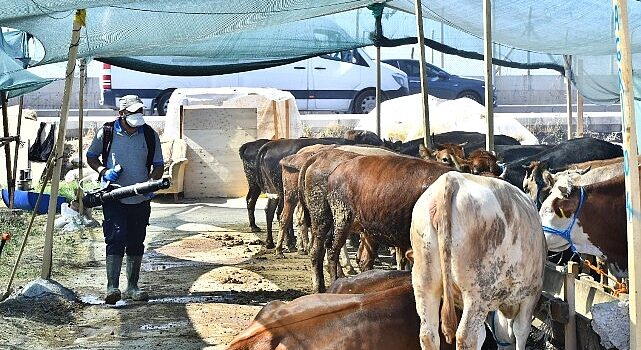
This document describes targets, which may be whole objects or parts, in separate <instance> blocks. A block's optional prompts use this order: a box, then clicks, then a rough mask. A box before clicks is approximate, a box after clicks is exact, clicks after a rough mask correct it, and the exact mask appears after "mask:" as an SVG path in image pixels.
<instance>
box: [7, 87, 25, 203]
mask: <svg viewBox="0 0 641 350" xmlns="http://www.w3.org/2000/svg"><path fill="white" fill-rule="evenodd" d="M23 106H24V96H20V102H18V127H17V128H16V136H18V137H20V129H21V127H22V107H23ZM19 150H20V139H18V142H16V144H15V146H14V149H13V168H12V170H13V173H12V175H11V185H9V188H11V189H12V191H11V194H10V196H9V208H10V209H13V200H14V198H15V196H16V174H17V172H18V151H19Z"/></svg>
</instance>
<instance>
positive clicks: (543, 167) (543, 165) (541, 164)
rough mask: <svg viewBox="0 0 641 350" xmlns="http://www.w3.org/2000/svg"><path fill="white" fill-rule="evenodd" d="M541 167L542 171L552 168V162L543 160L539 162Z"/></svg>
mask: <svg viewBox="0 0 641 350" xmlns="http://www.w3.org/2000/svg"><path fill="white" fill-rule="evenodd" d="M539 169H540V170H541V172H542V171H543V170H548V169H550V163H548V162H547V161H543V162H541V163H540V164H539Z"/></svg>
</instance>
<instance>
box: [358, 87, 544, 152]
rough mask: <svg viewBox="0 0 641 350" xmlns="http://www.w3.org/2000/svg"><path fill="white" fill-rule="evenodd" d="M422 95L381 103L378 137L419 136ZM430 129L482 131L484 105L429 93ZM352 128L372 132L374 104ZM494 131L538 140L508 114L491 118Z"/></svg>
mask: <svg viewBox="0 0 641 350" xmlns="http://www.w3.org/2000/svg"><path fill="white" fill-rule="evenodd" d="M421 103H423V99H422V97H421V94H415V95H409V96H403V97H399V98H395V99H392V100H388V101H385V102H383V103H382V104H381V134H382V135H381V138H386V139H389V138H392V139H395V140H401V141H409V140H414V139H418V138H421V137H423V134H424V133H425V132H424V128H423V113H422V111H421ZM428 103H429V110H430V131H431V133H433V134H440V133H444V132H448V131H475V132H479V133H483V134H484V133H485V131H486V130H487V124H486V121H485V107H484V106H483V105H481V104H479V103H477V102H475V101H473V100H470V99H468V98H459V99H456V100H443V99H439V98H436V97H434V96H429V102H428ZM356 129H365V130H370V131H373V132H376V108H375V109H374V110H372V111H371V112H370V113H369V114H368V116H367V117H366V118H362V119H361V122H360V123H359V125H358V126H357V127H356ZM494 134H496V135H507V136H511V137H513V138H515V139H517V140H518V141H519V142H520V143H521V144H523V145H536V144H538V143H539V141H538V139H537V138H536V136H534V135H533V134H532V133H531V132H529V131H528V130H527V128H526V127H524V126H523V125H522V124H521V123H519V122H518V121H517V120H516V119H514V118H511V117H495V118H494Z"/></svg>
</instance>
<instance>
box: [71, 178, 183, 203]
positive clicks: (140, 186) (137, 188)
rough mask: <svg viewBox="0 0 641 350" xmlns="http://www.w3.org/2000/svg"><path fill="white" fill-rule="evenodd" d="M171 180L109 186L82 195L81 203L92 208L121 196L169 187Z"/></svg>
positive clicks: (131, 195)
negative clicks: (111, 187) (112, 187)
mask: <svg viewBox="0 0 641 350" xmlns="http://www.w3.org/2000/svg"><path fill="white" fill-rule="evenodd" d="M169 186H171V181H169V179H168V178H164V179H160V180H153V181H147V182H141V183H137V184H133V185H129V186H124V187H117V188H114V189H110V188H109V187H107V188H104V189H101V190H98V191H95V192H89V193H87V194H85V195H84V197H82V204H83V205H84V206H85V208H93V207H98V206H101V205H103V204H105V203H108V202H113V201H116V200H119V199H122V198H127V197H133V196H135V195H138V194H147V193H150V192H154V191H158V190H161V189H165V188H169Z"/></svg>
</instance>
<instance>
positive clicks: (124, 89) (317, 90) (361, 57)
mask: <svg viewBox="0 0 641 350" xmlns="http://www.w3.org/2000/svg"><path fill="white" fill-rule="evenodd" d="M184 59H185V58H184V57H176V60H184ZM381 70H382V74H381V77H382V82H381V85H382V89H383V97H384V99H390V98H394V97H399V96H405V95H407V94H408V79H407V75H406V74H405V73H403V71H401V70H399V69H398V68H396V67H393V66H390V65H387V64H383V65H382V69H381ZM227 86H241V87H272V88H277V89H281V90H286V91H289V92H291V93H292V94H293V95H294V97H295V98H296V104H297V105H298V109H299V110H302V111H331V112H348V113H350V112H351V113H368V112H369V111H371V110H372V109H373V108H374V107H375V106H376V90H375V88H376V64H375V62H374V61H373V60H372V59H371V58H370V57H369V56H368V55H367V54H366V53H365V52H364V51H362V49H353V50H344V51H340V52H336V53H331V54H325V55H321V56H318V57H312V58H309V59H306V60H302V61H299V62H295V63H290V64H286V65H282V66H278V67H273V68H266V69H260V70H254V71H249V72H243V73H232V74H224V75H217V76H201V77H179V76H168V75H159V74H150V73H143V72H136V71H132V70H128V69H125V68H120V67H116V66H111V65H109V64H104V65H103V74H102V76H101V79H100V87H101V91H102V98H101V104H102V105H104V106H108V107H112V108H115V107H116V106H117V101H118V98H119V97H122V96H124V95H127V94H131V93H137V94H139V96H140V97H141V98H142V101H143V103H144V104H145V107H146V108H147V109H152V110H153V109H157V110H158V114H159V115H165V113H166V111H167V102H168V101H169V97H170V96H171V93H172V92H173V91H174V90H175V89H176V88H188V87H194V88H195V87H227Z"/></svg>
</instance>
